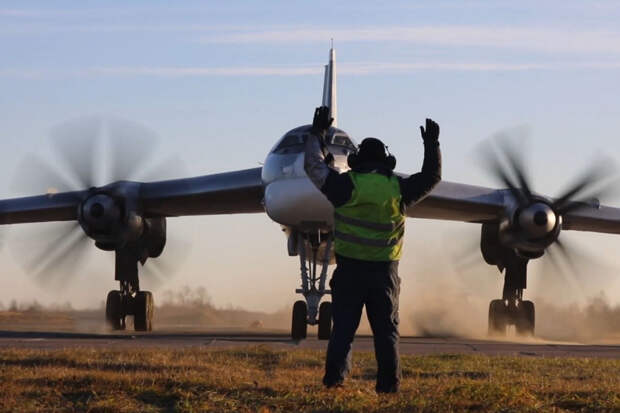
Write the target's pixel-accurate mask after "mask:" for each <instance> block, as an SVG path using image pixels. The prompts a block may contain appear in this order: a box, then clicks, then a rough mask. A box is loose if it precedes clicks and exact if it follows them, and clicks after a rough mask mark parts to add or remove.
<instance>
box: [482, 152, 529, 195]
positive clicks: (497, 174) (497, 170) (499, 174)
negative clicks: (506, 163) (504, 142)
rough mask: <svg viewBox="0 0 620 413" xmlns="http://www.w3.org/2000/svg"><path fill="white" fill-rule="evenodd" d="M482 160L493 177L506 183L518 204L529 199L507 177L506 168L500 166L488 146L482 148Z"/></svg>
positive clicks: (494, 153) (495, 155)
mask: <svg viewBox="0 0 620 413" xmlns="http://www.w3.org/2000/svg"><path fill="white" fill-rule="evenodd" d="M482 153H483V161H484V163H485V164H486V166H487V168H488V171H489V172H490V173H491V175H493V177H494V178H495V179H497V180H499V181H500V182H501V183H502V184H504V185H506V187H508V189H509V190H510V192H511V193H512V195H513V196H514V197H515V199H516V200H517V202H518V203H519V205H521V206H525V205H527V204H528V203H529V199H528V198H527V197H526V195H525V194H524V193H523V192H522V191H521V190H520V189H519V188H518V187H517V185H516V184H515V183H514V182H513V181H512V180H511V179H510V178H509V177H508V173H507V170H506V169H505V168H504V167H503V166H502V164H501V163H500V161H499V157H498V156H497V153H496V152H494V151H493V150H491V149H490V148H488V147H487V148H485V149H484V150H483V152H482Z"/></svg>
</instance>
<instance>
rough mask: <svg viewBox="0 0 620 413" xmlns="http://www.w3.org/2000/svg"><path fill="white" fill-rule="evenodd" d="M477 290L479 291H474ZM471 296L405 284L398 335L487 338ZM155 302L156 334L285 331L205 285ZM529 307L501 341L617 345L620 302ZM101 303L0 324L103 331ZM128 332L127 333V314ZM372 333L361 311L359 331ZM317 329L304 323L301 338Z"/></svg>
mask: <svg viewBox="0 0 620 413" xmlns="http://www.w3.org/2000/svg"><path fill="white" fill-rule="evenodd" d="M481 295H482V294H481ZM481 295H475V294H472V293H471V292H468V291H467V290H463V289H459V288H458V286H454V285H452V284H449V283H439V284H436V287H434V288H429V287H428V286H426V288H415V287H414V288H411V289H410V291H406V292H405V293H404V294H401V300H400V301H401V311H400V319H401V322H400V326H401V334H402V335H415V336H426V337H467V338H476V339H486V338H487V311H488V303H489V298H488V297H482V296H481ZM160 296H161V299H160V301H159V303H156V311H155V314H154V320H153V321H154V325H155V328H156V330H157V331H175V332H192V331H213V330H219V331H225V330H231V331H234V330H242V331H256V332H266V333H267V332H278V333H288V331H289V329H290V323H291V320H290V317H291V314H290V305H285V306H283V307H282V309H281V310H278V311H275V312H258V311H248V310H244V309H243V308H235V307H228V308H218V307H216V306H214V305H213V304H212V303H211V299H210V298H209V295H208V294H207V292H206V290H205V289H204V288H201V287H199V288H195V289H191V288H189V287H184V288H182V289H180V290H176V291H173V290H167V291H164V292H163V293H162V294H161V295H160ZM534 301H535V304H536V314H537V315H536V336H537V337H536V339H524V338H519V337H517V336H516V335H515V333H514V330H512V331H511V330H510V329H509V331H508V336H507V338H506V339H508V340H519V341H535V342H541V341H555V342H558V341H561V342H573V343H618V342H620V305H614V304H611V303H610V301H609V299H607V298H606V297H605V296H604V295H603V294H600V295H598V296H595V297H592V298H590V299H588V300H587V301H586V302H585V304H576V303H575V304H568V305H566V304H554V303H551V302H549V301H547V300H545V299H544V298H538V299H534ZM104 313H105V310H104V307H103V303H102V304H101V305H100V306H99V307H98V308H92V309H82V310H75V309H73V308H72V307H71V305H70V304H69V303H66V304H63V305H50V306H41V305H39V304H37V303H36V302H33V303H26V304H23V303H22V304H18V303H16V302H15V301H13V302H11V303H10V304H9V305H8V306H3V305H2V304H1V303H0V329H2V330H21V331H37V330H38V331H46V330H47V331H50V330H55V331H77V332H92V333H103V332H106V331H108V330H107V327H106V326H105V323H104V320H103V317H104ZM127 327H128V330H132V329H133V326H132V325H131V317H129V318H128V326H127ZM370 332H371V330H370V327H369V324H368V321H367V319H366V316H365V314H364V315H363V317H362V320H361V323H360V327H359V329H358V334H369V333H370ZM315 334H316V327H312V326H310V327H309V328H308V335H309V336H312V335H315Z"/></svg>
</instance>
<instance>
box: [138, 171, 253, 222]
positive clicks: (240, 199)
mask: <svg viewBox="0 0 620 413" xmlns="http://www.w3.org/2000/svg"><path fill="white" fill-rule="evenodd" d="M140 199H141V202H142V207H143V209H144V212H145V215H146V216H167V217H174V216H181V215H216V214H243V213H246V214H247V213H253V212H264V211H265V208H264V207H263V203H262V202H263V182H262V179H261V168H253V169H245V170H242V171H234V172H225V173H219V174H214V175H205V176H198V177H195V178H183V179H173V180H170V181H161V182H149V183H145V184H142V187H141V189H140Z"/></svg>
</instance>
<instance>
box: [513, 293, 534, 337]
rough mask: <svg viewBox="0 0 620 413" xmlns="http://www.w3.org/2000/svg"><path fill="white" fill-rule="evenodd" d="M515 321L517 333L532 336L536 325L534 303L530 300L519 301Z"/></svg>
mask: <svg viewBox="0 0 620 413" xmlns="http://www.w3.org/2000/svg"><path fill="white" fill-rule="evenodd" d="M515 321H516V322H515V327H516V330H517V334H519V335H522V336H533V335H534V327H535V326H536V310H535V308H534V303H533V302H531V301H521V303H520V305H519V313H518V315H517V319H516V320H515Z"/></svg>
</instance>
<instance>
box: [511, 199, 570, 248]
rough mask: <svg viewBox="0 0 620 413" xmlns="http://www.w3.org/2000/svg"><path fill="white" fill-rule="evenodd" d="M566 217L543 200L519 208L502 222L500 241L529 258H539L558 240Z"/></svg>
mask: <svg viewBox="0 0 620 413" xmlns="http://www.w3.org/2000/svg"><path fill="white" fill-rule="evenodd" d="M561 229H562V217H561V216H560V215H558V214H556V212H555V211H554V210H553V209H552V208H551V205H550V204H549V203H547V202H545V201H543V200H539V201H536V202H533V203H532V204H530V205H528V206H527V207H525V208H518V209H517V210H515V211H514V213H513V214H512V216H511V217H510V218H509V219H504V220H502V221H501V222H500V224H499V241H500V242H501V243H502V244H503V245H505V246H509V247H511V248H513V249H515V250H516V251H517V252H519V253H520V254H521V255H523V256H524V257H526V258H538V257H540V256H542V255H543V254H544V251H545V249H546V248H547V247H548V246H549V245H551V244H552V243H553V242H555V240H557V238H558V236H559V235H560V230H561Z"/></svg>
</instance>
